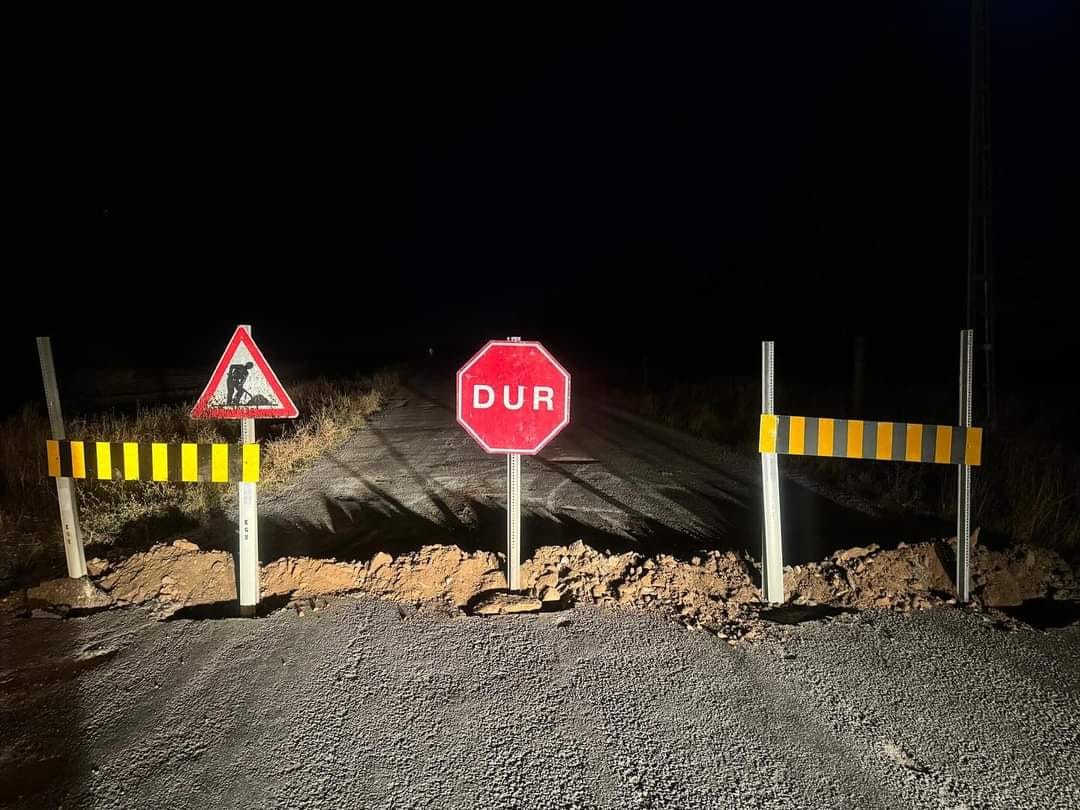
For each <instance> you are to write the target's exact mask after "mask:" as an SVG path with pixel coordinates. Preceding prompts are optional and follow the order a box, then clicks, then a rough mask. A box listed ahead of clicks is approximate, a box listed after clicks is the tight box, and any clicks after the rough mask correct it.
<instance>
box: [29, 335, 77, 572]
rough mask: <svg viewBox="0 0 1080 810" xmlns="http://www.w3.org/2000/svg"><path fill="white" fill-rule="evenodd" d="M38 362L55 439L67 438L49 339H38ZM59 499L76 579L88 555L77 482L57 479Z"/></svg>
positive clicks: (69, 560)
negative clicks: (76, 496)
mask: <svg viewBox="0 0 1080 810" xmlns="http://www.w3.org/2000/svg"><path fill="white" fill-rule="evenodd" d="M37 349H38V359H39V360H40V361H41V379H42V381H43V382H44V383H45V405H46V407H47V408H48V410H49V425H50V427H51V428H52V437H53V438H54V439H57V440H63V439H64V438H65V435H66V434H65V433H64V415H63V412H62V411H61V410H60V389H59V387H58V386H57V384H56V366H55V365H53V355H52V342H51V341H50V340H49V338H47V337H39V338H38V339H37ZM56 499H57V501H58V502H59V503H60V526H61V528H62V529H63V532H64V556H65V557H67V569H68V576H69V577H71V578H73V579H78V578H79V577H85V576H86V552H85V551H84V550H83V539H82V531H81V529H80V528H79V508H78V505H77V503H76V501H75V482H74V481H72V480H71V479H70V478H67V477H59V478H57V479H56Z"/></svg>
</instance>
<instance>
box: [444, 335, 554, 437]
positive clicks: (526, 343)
mask: <svg viewBox="0 0 1080 810" xmlns="http://www.w3.org/2000/svg"><path fill="white" fill-rule="evenodd" d="M492 346H532V347H534V348H535V349H537V350H538V351H539V352H540V353H541V354H542V355H544V357H546V358H547V359H548V361H549V362H550V363H551V364H552V365H553V366H555V368H557V369H558V370H559V373H560V374H562V375H563V377H564V378H565V379H566V403H565V413H566V415H565V416H564V418H563V420H562V422H560V423H559V424H558V425H556V426H555V427H554V428H552V430H551V432H550V433H549V434H548V435H547V436H545V437H544V438H543V440H542V441H540V443H539V444H538V445H537V446H536V447H535V448H534V449H532V450H521V449H514V448H507V447H488V445H487V443H486V442H484V440H483V439H481V438H480V437H479V436H477V435H476V433H475V432H473V429H472V428H470V427H469V426H468V425H467V424H465V422H464V421H463V420H462V418H461V388H462V385H461V383H462V377H463V376H464V374H465V372H466V371H468V370H469V369H470V368H472V366H473V364H474V363H476V361H477V360H479V359H480V358H481V357H482V356H483V355H484V354H485V353H486V352H487V351H488V349H490V348H491V347H492ZM456 398H457V423H458V424H459V425H461V426H462V427H463V428H465V432H466V433H468V434H469V435H470V436H472V437H473V439H474V440H475V441H476V443H477V444H479V445H480V447H482V448H483V449H484V452H486V453H519V454H521V455H523V456H535V455H536V454H537V453H539V452H540V451H541V450H543V449H544V448H545V447H546V446H547V445H548V443H549V442H550V441H551V440H552V439H554V438H555V437H556V436H558V435H559V433H560V432H561V431H562V430H563V429H564V428H565V427H566V426H567V425H569V424H570V372H569V371H567V370H566V369H565V368H563V365H562V363H560V362H559V361H558V360H556V359H555V358H554V357H553V356H552V355H551V352H549V351H548V350H547V349H545V348H544V346H543V344H541V343H540V341H537V340H489V341H488V342H487V343H485V344H484V345H483V346H482V347H481V348H480V351H478V352H477V353H476V354H474V355H473V356H472V357H470V358H469V360H468V362H466V363H465V365H463V366H462V367H461V368H460V369H458V373H457V394H456Z"/></svg>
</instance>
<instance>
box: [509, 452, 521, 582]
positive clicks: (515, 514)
mask: <svg viewBox="0 0 1080 810" xmlns="http://www.w3.org/2000/svg"><path fill="white" fill-rule="evenodd" d="M506 570H507V576H506V581H507V584H508V585H509V586H510V590H512V591H517V590H521V454H520V453H507V454H506Z"/></svg>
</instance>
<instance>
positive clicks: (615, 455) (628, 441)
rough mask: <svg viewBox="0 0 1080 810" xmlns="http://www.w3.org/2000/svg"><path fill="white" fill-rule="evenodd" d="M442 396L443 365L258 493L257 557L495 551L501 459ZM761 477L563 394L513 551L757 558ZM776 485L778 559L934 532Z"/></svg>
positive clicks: (750, 463) (527, 490) (748, 463)
mask: <svg viewBox="0 0 1080 810" xmlns="http://www.w3.org/2000/svg"><path fill="white" fill-rule="evenodd" d="M453 396H454V391H453V375H452V373H451V374H447V375H440V376H438V377H436V376H434V375H430V376H426V377H419V378H416V379H413V380H412V381H410V382H409V383H408V384H407V385H406V386H405V387H403V389H402V390H401V392H400V394H399V396H398V398H396V399H395V400H394V401H392V402H391V403H390V404H389V406H388V407H387V408H386V409H385V410H383V411H382V412H381V413H379V414H377V415H376V416H375V418H374V419H373V421H372V423H371V424H370V425H369V426H368V428H367V429H365V430H363V431H360V432H358V433H356V434H354V435H353V436H352V437H351V438H350V439H349V440H347V441H346V442H345V443H344V444H343V445H342V446H340V447H338V448H337V449H336V450H334V451H332V452H331V453H330V454H328V455H327V456H326V457H325V458H323V459H322V460H320V461H319V462H317V463H316V464H315V465H314V466H313V467H312V468H311V469H309V470H308V471H307V473H306V474H304V475H303V476H301V477H300V478H299V479H298V480H297V481H296V482H295V484H293V485H291V486H290V487H288V488H286V489H285V490H283V491H281V492H280V493H279V494H277V495H276V496H275V497H273V498H263V499H262V500H260V504H259V510H260V515H261V522H260V543H261V548H262V552H263V557H264V559H275V558H277V557H281V556H301V555H315V556H329V555H336V556H337V557H339V558H366V557H370V556H371V555H372V554H374V553H375V552H376V551H379V550H388V551H391V552H396V551H402V550H413V549H416V548H418V547H419V546H421V545H423V544H425V543H432V542H439V543H457V544H458V545H460V546H462V547H463V548H465V549H467V550H475V549H478V548H483V549H487V550H490V551H503V550H504V548H505V545H504V544H505V539H504V538H505V511H504V504H505V499H506V492H505V487H506V483H505V481H506V469H505V461H504V458H505V457H503V456H489V455H487V454H485V453H484V452H483V451H482V450H481V449H480V448H479V447H478V446H477V445H476V443H475V442H474V441H473V440H472V439H471V438H470V437H469V436H468V435H467V434H466V433H465V431H464V430H462V428H461V427H460V426H459V425H458V424H457V423H456V421H455V418H454V399H453ZM751 429H752V426H751ZM781 467H784V465H783V464H781ZM760 481H761V467H760V461H759V460H758V457H757V456H756V455H752V454H750V453H740V452H736V451H734V450H731V449H728V448H724V447H721V446H719V445H716V444H713V443H710V442H707V441H703V440H700V439H697V438H694V437H692V436H689V435H687V434H684V433H681V432H678V431H675V430H670V429H668V428H665V427H663V426H661V425H658V424H656V423H654V422H650V421H647V420H644V419H641V418H639V417H636V416H634V415H632V414H629V413H626V412H624V411H620V410H617V409H614V408H610V407H607V406H605V405H603V404H602V403H597V402H592V401H590V400H589V399H588V398H586V397H583V396H580V395H575V400H574V403H573V409H572V421H571V424H570V426H569V427H568V428H567V429H566V430H565V431H564V432H563V433H562V434H560V435H559V436H558V437H557V438H556V439H555V440H554V441H553V442H552V443H551V444H550V445H548V447H546V448H545V449H544V451H543V452H542V453H541V454H540V455H539V456H536V457H533V458H525V459H523V462H522V491H523V497H522V504H523V511H524V543H523V552H524V554H525V555H526V556H527V555H528V553H529V551H530V549H531V548H534V547H537V546H543V545H558V544H569V543H572V542H574V541H575V540H579V539H580V540H584V541H585V542H587V543H589V544H590V545H593V546H594V547H596V548H598V549H601V550H603V549H611V550H613V551H624V550H630V549H634V550H639V551H644V552H649V553H652V552H655V551H665V552H667V553H675V554H676V555H681V556H685V557H689V556H692V554H693V553H694V552H695V551H696V550H698V549H700V548H703V547H704V548H710V549H723V548H741V549H746V550H748V551H750V552H751V553H753V554H754V555H755V556H756V555H757V553H758V552H759V550H760V543H761V540H760V538H761V529H760V514H761V507H760V500H759V499H760V490H761V483H760ZM781 494H782V503H783V510H784V520H785V525H784V545H785V548H786V552H785V554H786V557H785V563H787V564H789V565H793V564H799V563H803V562H808V561H811V560H820V559H822V558H823V557H825V556H827V555H828V554H829V553H831V552H832V551H834V550H835V549H838V548H849V547H851V546H854V545H867V544H869V543H874V542H877V543H880V544H882V545H883V546H884V545H887V544H889V543H893V544H895V543H897V542H899V541H901V540H909V541H921V540H925V539H927V537H929V536H932V533H933V530H935V529H940V532H941V534H944V533H946V532H948V530H949V528H948V527H947V526H941V527H938V526H933V527H928V526H926V525H925V524H922V523H917V522H910V521H909V522H908V523H906V524H905V525H899V524H897V523H896V522H895V521H894V522H891V523H885V522H884V521H883V520H881V519H879V518H875V517H874V516H873V510H872V509H871V508H870V507H869V506H868V505H866V504H859V503H853V502H851V501H850V500H848V501H843V499H841V498H837V497H836V496H830V495H829V494H823V493H821V492H820V491H817V490H816V489H815V488H814V487H813V485H812V484H810V483H809V482H806V481H796V480H792V479H786V480H784V482H783V484H782V493H781ZM939 536H940V534H939Z"/></svg>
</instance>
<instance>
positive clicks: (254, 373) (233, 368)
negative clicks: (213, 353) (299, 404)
mask: <svg viewBox="0 0 1080 810" xmlns="http://www.w3.org/2000/svg"><path fill="white" fill-rule="evenodd" d="M295 416H296V406H295V405H293V401H292V400H291V399H289V395H288V394H286V393H285V389H284V388H282V387H281V383H280V382H279V381H278V378H277V375H276V374H275V373H274V370H273V369H272V368H270V364H269V363H267V362H266V358H265V357H263V353H262V352H261V351H259V347H258V346H256V345H255V341H254V340H252V339H251V335H250V334H249V333H248V331H247V329H245V328H244V327H243V326H238V327H236V331H235V332H234V333H233V336H232V340H230V341H229V345H228V346H227V347H226V348H225V353H224V354H223V355H221V359H220V360H219V361H218V364H217V367H216V368H215V369H214V373H213V374H211V375H210V383H209V384H208V385H207V386H206V390H205V391H203V392H202V396H200V397H199V399H198V401H197V402H196V403H195V407H194V408H193V409H192V411H191V417H192V418H193V419H292V418H294V417H295Z"/></svg>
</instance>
